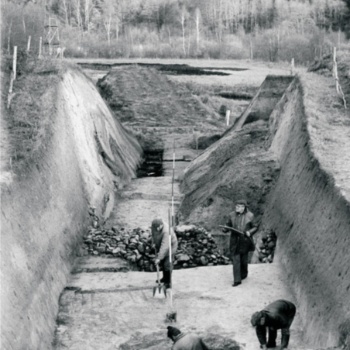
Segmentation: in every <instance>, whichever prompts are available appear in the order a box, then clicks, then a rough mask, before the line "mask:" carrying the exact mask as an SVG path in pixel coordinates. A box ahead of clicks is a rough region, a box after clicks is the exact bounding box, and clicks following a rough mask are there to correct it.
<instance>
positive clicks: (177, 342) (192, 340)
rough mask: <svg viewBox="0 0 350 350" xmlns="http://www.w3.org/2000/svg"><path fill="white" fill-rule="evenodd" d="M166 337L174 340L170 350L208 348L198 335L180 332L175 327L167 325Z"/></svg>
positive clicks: (202, 349) (204, 349)
mask: <svg viewBox="0 0 350 350" xmlns="http://www.w3.org/2000/svg"><path fill="white" fill-rule="evenodd" d="M168 337H169V338H170V339H171V340H172V341H173V342H174V345H173V346H172V350H209V348H208V347H207V346H206V345H205V344H204V343H203V341H202V339H201V338H200V337H198V336H197V335H195V334H191V333H188V334H184V333H181V331H180V330H179V329H177V328H175V327H171V326H168Z"/></svg>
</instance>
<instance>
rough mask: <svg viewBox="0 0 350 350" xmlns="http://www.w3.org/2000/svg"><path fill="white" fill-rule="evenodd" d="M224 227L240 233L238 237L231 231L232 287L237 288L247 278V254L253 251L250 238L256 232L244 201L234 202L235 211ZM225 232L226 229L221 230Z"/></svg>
mask: <svg viewBox="0 0 350 350" xmlns="http://www.w3.org/2000/svg"><path fill="white" fill-rule="evenodd" d="M229 216H230V218H229V220H228V222H227V223H226V226H229V227H232V228H234V229H237V230H238V231H240V232H242V233H243V235H240V234H238V233H236V232H234V231H231V237H230V258H231V259H232V262H233V282H234V283H233V285H232V286H233V287H236V286H239V285H240V284H241V283H242V280H243V279H245V278H246V277H247V276H248V253H249V251H253V250H254V243H253V241H252V236H253V235H254V233H255V232H256V231H257V230H258V228H257V225H256V224H255V222H254V215H253V213H251V212H250V211H249V210H248V206H247V201H246V200H245V199H241V200H238V201H237V202H236V206H235V210H234V211H233V212H231V213H230V214H229ZM223 231H224V232H227V231H228V230H227V229H224V230H223Z"/></svg>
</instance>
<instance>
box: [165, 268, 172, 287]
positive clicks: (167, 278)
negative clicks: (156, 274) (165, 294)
mask: <svg viewBox="0 0 350 350" xmlns="http://www.w3.org/2000/svg"><path fill="white" fill-rule="evenodd" d="M163 274H164V286H165V288H171V271H164V272H163Z"/></svg>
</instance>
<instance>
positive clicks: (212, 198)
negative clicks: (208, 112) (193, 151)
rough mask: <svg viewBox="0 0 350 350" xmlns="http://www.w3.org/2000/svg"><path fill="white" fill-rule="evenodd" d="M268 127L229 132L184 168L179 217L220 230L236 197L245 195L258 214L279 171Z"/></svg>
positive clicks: (254, 125)
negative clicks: (269, 147) (268, 144)
mask: <svg viewBox="0 0 350 350" xmlns="http://www.w3.org/2000/svg"><path fill="white" fill-rule="evenodd" d="M268 133H269V130H268V126H267V124H266V123H263V122H258V123H253V124H251V125H249V126H246V127H244V128H243V129H242V130H241V131H240V132H237V133H236V132H230V133H227V134H226V135H225V136H224V137H223V138H222V139H220V140H219V141H218V142H216V143H214V144H213V145H212V146H211V147H209V148H208V149H207V150H206V151H205V152H204V153H202V154H201V155H200V156H199V157H198V158H196V159H195V160H194V161H193V162H192V163H191V164H190V166H189V167H188V168H187V169H186V170H185V175H184V179H183V182H182V184H181V190H182V192H183V193H184V195H185V197H184V199H183V201H182V203H181V206H180V209H179V220H180V221H181V222H190V223H197V224H200V225H203V226H204V227H206V228H207V229H208V230H215V229H217V227H218V225H219V224H224V223H225V222H226V218H227V215H228V213H229V212H230V211H232V210H233V206H232V205H233V203H234V201H235V200H236V199H239V198H241V197H246V198H247V199H248V201H249V203H250V208H251V210H252V211H253V212H254V213H255V214H256V215H257V216H258V217H259V216H260V215H261V214H262V212H263V204H264V203H265V196H266V194H267V193H268V191H269V189H270V187H271V186H272V185H273V183H274V179H275V177H276V175H277V174H278V165H276V163H275V161H274V159H273V158H272V157H271V154H270V153H269V152H268V151H266V150H265V148H264V143H265V140H266V138H267V136H268Z"/></svg>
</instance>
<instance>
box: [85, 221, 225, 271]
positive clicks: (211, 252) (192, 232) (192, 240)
mask: <svg viewBox="0 0 350 350" xmlns="http://www.w3.org/2000/svg"><path fill="white" fill-rule="evenodd" d="M175 232H176V234H177V237H178V241H179V246H178V250H177V253H176V255H175V260H174V268H175V269H181V268H189V267H196V266H213V265H227V264H229V259H228V258H227V257H225V256H223V255H221V254H220V252H219V251H218V249H217V246H216V243H215V241H214V239H213V238H212V237H211V235H210V234H208V233H207V232H206V231H205V230H204V229H203V228H200V227H196V226H179V227H177V228H176V230H175ZM84 249H85V250H86V251H87V254H91V255H103V256H110V257H119V258H123V259H126V260H128V261H129V262H130V263H132V264H135V265H137V267H138V270H140V271H150V272H153V271H155V265H154V260H155V258H156V252H155V249H154V247H153V246H152V241H151V233H150V231H149V230H146V231H144V230H142V229H140V228H136V229H134V230H132V231H126V230H124V229H123V228H118V227H116V226H115V227H111V228H110V229H105V228H102V227H99V226H98V225H96V223H95V225H93V226H92V227H91V228H90V229H89V231H88V233H87V234H86V235H85V237H84Z"/></svg>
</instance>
